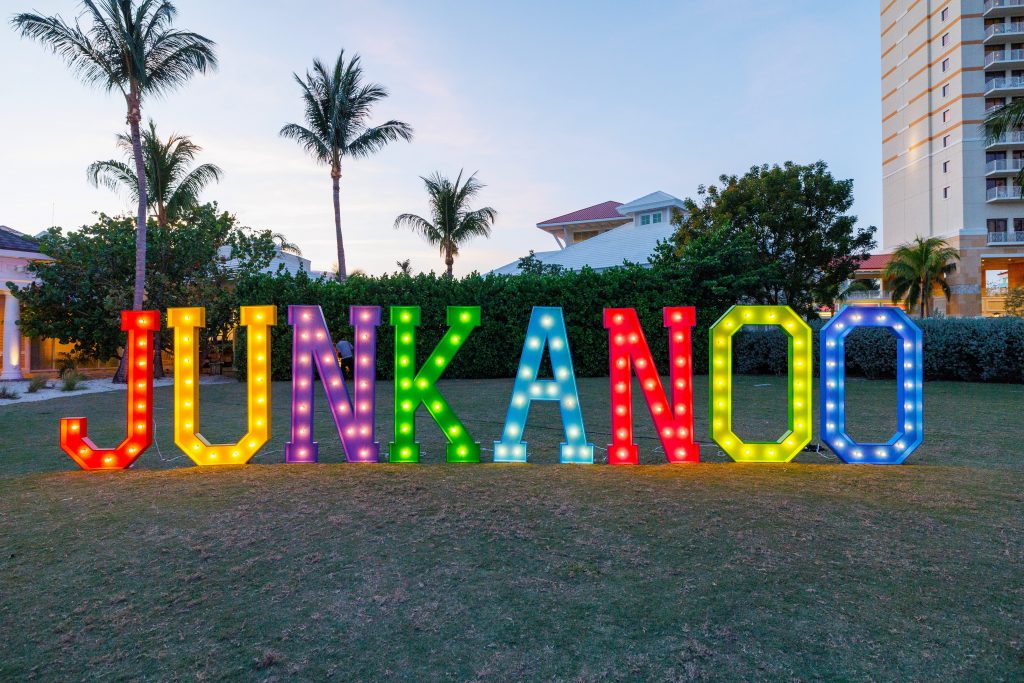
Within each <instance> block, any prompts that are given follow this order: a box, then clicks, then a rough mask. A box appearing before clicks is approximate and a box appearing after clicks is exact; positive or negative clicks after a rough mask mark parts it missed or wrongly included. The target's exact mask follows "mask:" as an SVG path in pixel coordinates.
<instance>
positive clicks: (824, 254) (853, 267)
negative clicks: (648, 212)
mask: <svg viewBox="0 0 1024 683" xmlns="http://www.w3.org/2000/svg"><path fill="white" fill-rule="evenodd" d="M720 182H721V187H717V186H711V187H703V186H702V187H700V188H699V201H696V200H693V199H687V200H686V202H685V204H686V211H685V212H677V213H676V215H675V217H674V219H673V222H674V223H675V225H676V233H675V235H674V236H673V239H674V242H675V244H676V246H677V248H678V249H679V250H681V252H682V253H685V250H686V249H687V245H688V244H689V243H690V242H691V241H693V240H695V239H699V238H700V237H702V236H706V235H708V234H710V233H712V232H716V231H719V230H723V229H724V230H725V233H724V234H722V235H719V236H718V238H716V239H720V240H726V239H728V238H729V236H736V237H738V236H746V237H747V238H749V239H750V240H751V241H752V242H753V244H754V245H755V248H756V251H757V255H758V260H759V262H760V264H761V265H762V266H765V268H764V269H763V273H762V274H763V275H764V279H762V280H760V281H759V282H757V283H755V284H754V285H753V286H752V288H751V289H750V290H749V291H748V292H746V294H747V296H748V297H749V298H750V299H751V300H753V301H754V302H756V303H763V304H788V305H790V306H792V307H793V308H794V309H795V310H797V311H799V312H801V313H803V314H805V315H811V314H812V312H813V310H814V304H815V303H816V302H832V301H834V300H835V299H836V298H837V296H838V295H839V292H840V289H841V287H842V285H843V283H844V282H846V281H847V280H849V279H850V278H851V276H852V275H853V274H854V273H855V272H856V271H857V268H858V266H859V264H860V263H861V262H862V261H863V260H864V259H866V258H867V257H868V255H869V253H870V251H871V249H872V248H874V246H875V241H874V233H875V228H874V227H868V228H865V229H858V228H857V227H856V223H857V218H856V217H855V216H851V215H849V214H848V213H847V212H848V211H849V210H850V208H851V207H852V206H853V181H852V180H836V179H835V178H834V177H833V176H832V174H831V173H829V171H828V166H827V165H826V164H825V162H823V161H819V162H817V163H815V164H810V165H806V166H804V165H798V164H794V163H792V162H787V163H786V164H785V165H783V166H778V165H775V166H768V165H764V166H755V167H753V168H752V169H750V171H749V172H748V173H747V174H746V175H744V176H743V177H738V176H728V175H723V176H722V177H721V178H720ZM723 226H725V227H724V228H723Z"/></svg>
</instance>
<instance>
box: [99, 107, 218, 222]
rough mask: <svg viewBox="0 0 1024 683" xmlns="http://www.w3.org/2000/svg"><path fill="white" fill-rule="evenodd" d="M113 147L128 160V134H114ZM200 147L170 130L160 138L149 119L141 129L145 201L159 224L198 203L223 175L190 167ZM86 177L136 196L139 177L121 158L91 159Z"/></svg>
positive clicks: (202, 166) (211, 168) (215, 168)
mask: <svg viewBox="0 0 1024 683" xmlns="http://www.w3.org/2000/svg"><path fill="white" fill-rule="evenodd" d="M117 147H118V149H120V150H121V151H123V152H124V154H125V156H127V157H128V158H129V159H131V158H132V154H133V152H132V138H131V136H130V135H124V134H120V135H118V136H117ZM202 150H203V148H202V147H200V146H199V145H197V144H196V143H194V142H192V138H190V137H189V136H187V135H178V134H177V133H172V134H171V135H170V137H168V138H166V139H163V138H161V137H160V136H159V135H158V134H157V132H156V124H155V123H154V122H153V121H152V120H150V122H149V127H148V128H147V129H146V130H144V131H142V155H143V158H144V161H145V165H146V187H147V188H148V192H147V193H146V194H147V202H148V204H149V209H150V210H151V211H154V212H155V213H156V220H157V223H159V224H160V225H167V224H168V223H169V222H171V221H175V220H177V219H178V218H180V217H181V215H182V214H183V213H185V212H186V211H188V210H190V209H193V208H195V207H196V206H198V205H199V195H200V193H201V192H202V191H203V189H204V188H205V187H206V186H207V185H209V184H210V183H213V182H218V181H220V179H221V177H222V176H223V171H221V169H220V167H219V166H215V165H213V164H200V165H198V166H193V164H192V162H194V161H195V158H196V156H197V155H198V154H199V152H201V151H202ZM86 177H87V178H88V179H89V182H90V183H92V185H93V186H95V187H100V186H101V185H102V186H103V187H106V188H107V189H109V190H112V191H114V192H117V191H119V190H124V191H127V192H128V194H129V196H131V197H132V198H133V199H135V200H136V201H138V199H139V196H138V195H139V180H138V177H136V174H135V169H134V168H132V165H129V164H127V163H125V162H123V161H117V160H116V159H110V160H108V161H97V162H94V163H92V164H91V165H90V166H89V168H88V169H87V170H86Z"/></svg>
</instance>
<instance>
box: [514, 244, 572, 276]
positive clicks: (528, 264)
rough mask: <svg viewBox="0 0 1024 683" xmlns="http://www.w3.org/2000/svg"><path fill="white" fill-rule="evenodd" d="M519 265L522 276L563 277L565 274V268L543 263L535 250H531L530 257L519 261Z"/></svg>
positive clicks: (555, 264)
mask: <svg viewBox="0 0 1024 683" xmlns="http://www.w3.org/2000/svg"><path fill="white" fill-rule="evenodd" d="M517 265H518V266H519V273H520V274H521V275H561V274H562V273H564V272H565V266H562V265H559V264H557V263H544V262H543V261H541V260H540V259H539V258H537V254H536V252H534V251H533V249H531V250H530V253H529V255H527V256H524V257H523V258H521V259H519V263H518V264H517Z"/></svg>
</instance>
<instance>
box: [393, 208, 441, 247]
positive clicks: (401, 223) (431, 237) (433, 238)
mask: <svg viewBox="0 0 1024 683" xmlns="http://www.w3.org/2000/svg"><path fill="white" fill-rule="evenodd" d="M401 228H408V229H410V230H412V231H413V232H415V233H416V234H418V235H420V236H421V237H422V238H423V239H425V240H426V241H427V244H433V245H437V244H440V243H441V242H442V241H443V239H444V235H443V234H442V232H441V231H440V230H438V229H437V228H436V227H435V226H434V224H433V223H431V222H430V221H428V220H427V219H426V218H422V217H420V216H417V215H416V214H412V213H403V214H402V215H401V216H399V217H398V218H396V219H395V230H399V229H401Z"/></svg>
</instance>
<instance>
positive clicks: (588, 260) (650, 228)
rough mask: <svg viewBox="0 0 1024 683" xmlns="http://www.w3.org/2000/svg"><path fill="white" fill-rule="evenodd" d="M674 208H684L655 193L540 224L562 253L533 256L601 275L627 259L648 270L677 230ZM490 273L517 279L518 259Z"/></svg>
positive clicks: (536, 254)
mask: <svg viewBox="0 0 1024 683" xmlns="http://www.w3.org/2000/svg"><path fill="white" fill-rule="evenodd" d="M673 209H678V210H680V211H683V210H684V205H683V202H682V200H681V199H679V198H678V197H673V196H672V195H670V194H668V193H666V192H652V193H651V194H649V195H645V196H643V197H640V198H639V199H635V200H633V201H631V202H629V203H628V204H619V203H618V202H604V203H602V204H597V205H595V206H591V207H588V208H586V209H581V210H579V211H574V212H572V213H569V214H565V215H564V216H559V217H558V218H553V219H551V220H548V221H544V222H542V223H538V224H537V227H538V228H539V229H541V230H543V231H544V232H547V233H549V234H552V235H554V237H555V241H556V242H558V245H559V246H560V247H561V249H558V250H555V251H543V252H537V253H535V254H534V256H536V258H537V259H538V260H539V261H541V262H542V263H545V264H551V265H559V266H562V267H563V268H566V269H568V270H581V269H583V268H584V267H585V266H589V267H590V268H593V269H594V270H598V271H600V270H605V269H607V268H614V267H616V266H621V265H622V264H623V263H625V262H627V261H628V262H630V263H638V264H640V265H642V266H647V265H648V259H649V258H650V257H651V256H652V255H653V254H654V249H655V247H656V246H657V245H658V242H661V241H664V240H667V239H669V238H670V237H671V236H672V233H673V232H675V228H674V227H673V226H672V211H673ZM492 272H493V273H495V274H497V275H515V274H517V273H518V272H519V262H518V259H517V260H516V261H514V262H512V263H509V264H508V265H505V266H502V267H501V268H498V269H496V270H494V271H492Z"/></svg>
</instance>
